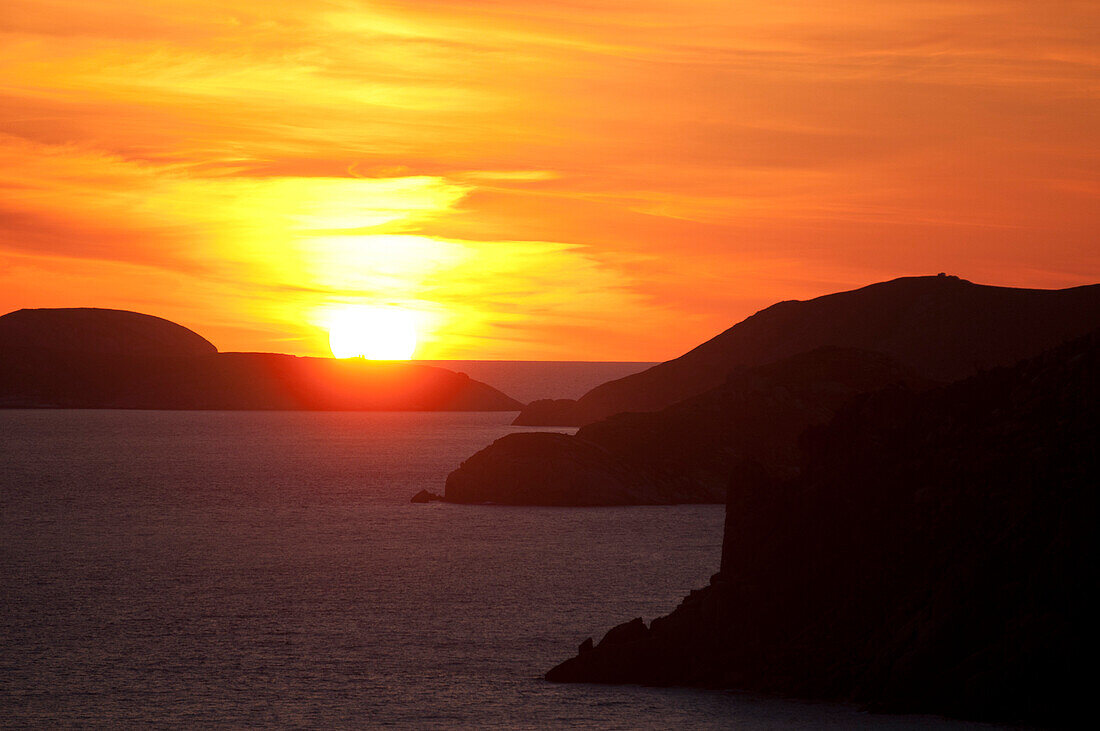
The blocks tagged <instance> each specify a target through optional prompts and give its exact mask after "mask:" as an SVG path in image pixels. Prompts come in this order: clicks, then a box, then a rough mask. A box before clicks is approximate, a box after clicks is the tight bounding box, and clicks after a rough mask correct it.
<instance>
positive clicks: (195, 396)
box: [0, 310, 521, 411]
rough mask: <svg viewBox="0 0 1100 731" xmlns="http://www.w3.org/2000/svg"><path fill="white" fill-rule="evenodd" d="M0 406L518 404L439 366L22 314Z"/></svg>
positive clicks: (114, 314)
mask: <svg viewBox="0 0 1100 731" xmlns="http://www.w3.org/2000/svg"><path fill="white" fill-rule="evenodd" d="M39 325H41V326H42V329H41V330H36V329H35V327H37V326H39ZM72 329H75V331H73V330H72ZM162 346H163V350H160V349H159V348H161V347H162ZM0 406H4V407H16V408H43V407H46V408H108V409H110V408H120V409H306V410H325V411H345V410H347V411H356V410H361V411H516V410H518V409H519V408H520V406H521V405H520V404H519V403H518V402H517V401H515V400H514V399H512V398H509V397H508V396H506V395H505V394H503V393H501V392H500V391H497V390H496V389H495V388H492V387H491V386H488V385H486V384H484V383H481V382H479V381H474V380H472V379H470V378H469V377H468V376H466V375H465V374H461V373H454V372H453V371H448V370H445V369H442V368H432V367H428V366H422V365H415V364H410V363H395V362H372V361H366V360H362V359H348V360H337V359H334V358H298V357H294V356H290V355H278V354H274V353H218V352H216V350H214V346H213V345H210V343H208V342H207V341H206V340H204V339H203V338H201V337H200V336H198V335H196V334H195V333H193V332H191V331H190V330H187V329H186V328H183V327H180V326H179V325H175V324H174V323H170V322H168V321H166V320H161V319H160V318H155V317H150V316H148V315H141V314H138V313H133V312H119V311H113V310H20V311H19V312H15V313H11V314H9V315H5V316H4V317H0Z"/></svg>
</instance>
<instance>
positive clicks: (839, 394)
mask: <svg viewBox="0 0 1100 731" xmlns="http://www.w3.org/2000/svg"><path fill="white" fill-rule="evenodd" d="M1096 327H1100V285H1090V286H1086V287H1074V288H1071V289H1063V290H1032V289H1013V288H1009V287H988V286H984V285H977V284H973V283H971V282H967V281H965V280H961V279H958V278H957V277H948V276H935V277H907V278H902V279H896V280H893V281H889V282H881V283H879V284H874V285H871V286H869V287H864V288H863V289H858V290H853V291H851V292H840V293H838V294H833V295H828V296H825V297H819V298H817V299H814V300H809V301H806V302H780V303H779V304H777V305H773V306H772V307H769V308H767V309H765V310H762V311H761V312H758V313H757V314H756V315H753V316H752V317H750V318H748V319H747V320H744V321H743V322H741V323H739V324H737V325H735V326H734V327H732V328H730V329H729V330H727V331H726V332H725V333H723V334H722V335H719V336H718V337H716V338H714V339H713V340H710V341H708V342H706V343H704V344H702V345H700V346H699V347H698V348H695V349H694V350H692V351H691V352H689V353H687V354H685V355H683V356H681V357H680V358H677V359H676V360H673V361H669V362H667V363H662V364H660V365H657V366H654V367H653V368H650V369H649V370H647V371H643V372H641V373H638V374H635V375H632V376H628V377H626V378H623V379H619V380H617V381H612V382H609V383H606V384H604V385H602V386H599V387H597V388H596V389H594V390H592V391H590V392H589V393H588V394H587V395H585V396H584V397H583V398H582V399H581V400H580V401H579V402H569V401H561V400H558V401H536V402H533V403H531V404H529V405H528V407H527V408H526V409H525V410H524V412H522V413H521V414H520V417H519V421H522V422H525V423H539V424H554V423H560V422H564V423H583V424H584V426H582V427H581V428H580V430H579V431H578V432H577V434H576V436H574V437H565V436H561V435H549V434H512V435H509V436H507V437H504V438H503V439H500V440H498V441H497V442H495V443H493V444H491V445H489V446H488V447H486V448H485V449H483V450H481V451H480V452H478V453H477V454H475V455H473V456H472V457H470V458H469V459H467V460H466V461H465V462H463V463H462V464H461V465H460V466H459V467H458V469H456V470H455V471H454V472H452V473H451V475H450V476H449V477H448V478H447V484H446V491H445V498H446V499H447V500H449V501H454V502H492V503H503V504H529V505H621V504H637V505H652V504H669V503H690V502H723V501H724V500H725V492H726V483H727V481H728V475H729V474H730V470H731V469H732V468H733V466H734V465H735V464H737V463H738V462H740V461H743V460H752V461H756V462H759V463H760V464H762V465H763V466H765V467H766V469H767V470H768V472H769V473H770V474H772V475H775V476H776V477H782V478H788V477H792V476H794V475H795V474H797V472H798V471H799V470H800V469H801V462H800V458H799V456H798V455H799V444H798V442H799V439H800V438H801V435H802V434H803V432H804V431H805V430H806V429H807V428H808V427H811V426H815V425H820V424H823V423H826V422H827V421H828V420H829V419H830V418H832V416H833V414H834V413H835V411H836V410H837V409H838V408H840V407H841V406H842V405H843V404H844V403H845V402H846V401H848V400H849V399H850V398H852V397H853V396H855V395H857V394H860V393H866V392H870V391H874V390H877V389H881V388H883V387H884V386H887V385H890V384H904V385H906V387H907V388H909V389H912V390H920V389H923V388H927V387H929V386H931V385H933V384H937V383H946V382H950V381H954V380H958V379H960V378H964V377H966V376H970V375H973V374H975V373H978V372H981V371H983V370H988V369H989V368H993V367H999V366H1006V365H1011V364H1013V363H1016V362H1018V361H1019V360H1021V359H1023V358H1027V357H1032V356H1035V355H1036V354H1038V353H1039V352H1041V351H1043V350H1044V349H1046V348H1050V347H1054V346H1056V345H1058V344H1059V343H1062V342H1065V341H1066V340H1068V339H1071V338H1073V337H1078V336H1080V335H1082V334H1084V333H1086V332H1089V331H1090V330H1092V329H1093V328H1096ZM575 404H589V405H591V404H596V405H598V408H595V407H593V408H594V410H593V409H589V408H588V407H587V406H586V407H584V408H585V410H584V418H578V419H573V418H572V417H570V418H568V419H558V418H556V415H560V414H562V413H565V412H569V411H570V409H573V408H574V405H575ZM563 409H564V411H563ZM611 409H618V410H620V411H622V413H613V414H611V415H607V413H608V411H609V410H611ZM570 413H574V412H570ZM578 413H579V412H578ZM597 416H598V417H599V418H595V417H597ZM592 419H595V420H592ZM547 466H552V468H551V469H548V468H547Z"/></svg>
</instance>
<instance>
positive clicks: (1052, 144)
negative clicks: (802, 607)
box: [0, 0, 1100, 360]
mask: <svg viewBox="0 0 1100 731" xmlns="http://www.w3.org/2000/svg"><path fill="white" fill-rule="evenodd" d="M227 8H232V10H228V9H227ZM0 29H2V37H0V95H2V101H0V188H2V192H0V313H2V312H7V311H10V310H14V309H18V308H21V307H73V306H98V307H116V308H123V309H132V310H138V311H141V312H147V313H150V314H155V315H160V316H162V317H167V318H169V319H171V320H174V321H177V322H180V323H182V324H184V325H187V326H188V327H191V328H193V329H195V330H197V331H198V332H200V333H201V334H203V335H205V336H206V337H208V338H209V339H210V340H212V341H213V342H214V343H215V344H216V345H217V346H218V347H219V348H220V349H222V350H263V351H277V352H287V353H296V354H301V355H327V354H328V353H329V350H328V341H327V337H328V335H327V332H326V327H327V324H326V323H328V322H329V321H330V320H331V318H332V317H334V316H335V315H336V313H339V312H340V311H341V310H342V309H346V308H347V307H349V306H360V305H362V306H370V307H397V308H401V309H403V310H407V311H409V312H411V313H413V314H414V316H415V317H416V319H417V322H418V323H419V324H418V327H419V329H420V345H419V348H418V350H417V352H416V356H417V357H419V358H506V359H512V358H519V359H585V360H663V359H667V358H670V357H673V356H676V355H679V354H680V353H682V352H683V351H685V350H687V349H688V348H690V347H692V346H694V345H696V344H698V343H699V342H701V341H703V340H705V339H707V338H709V337H711V336H713V335H714V334H716V333H717V332H719V331H721V330H723V329H725V328H726V327H728V326H730V325H731V324H733V323H734V322H736V321H738V320H740V319H743V318H744V317H746V316H747V315H749V314H751V313H752V312H754V311H756V310H758V309H760V308H762V307H764V306H767V305H769V304H771V303H773V302H775V301H777V300H781V299H804V298H808V297H813V296H817V295H820V294H825V293H827V292H832V291H837V290H841V289H850V288H853V287H857V286H862V285H864V284H869V283H871V282H874V281H878V280H882V279H889V278H893V277H896V276H902V275H908V274H935V273H936V272H939V271H946V272H948V273H951V274H957V275H960V276H962V277H964V278H967V279H971V280H974V281H977V282H982V283H989V284H1004V285H1012V286H1032V287H1064V286H1070V285H1076V284H1085V283H1091V282H1096V281H1100V237H1098V232H1100V3H1097V2H1095V0H1082V1H1080V2H1077V1H1065V0H1046V1H1044V2H1037V1H1036V0H942V1H938V2H931V1H926V0H894V1H892V2H883V1H882V0H849V1H847V2H830V1H828V0H812V1H802V0H796V1H794V2H730V1H729V0H697V1H694V2H686V1H679V2H672V1H658V0H633V1H630V2H627V1H625V0H605V1H603V2H597V1H596V0H559V1H557V2H551V1H549V0H470V1H468V2H459V1H457V0H452V1H445V0H415V1H410V2H356V1H353V0H314V1H313V2H284V1H283V0H262V1H261V0H237V2H234V3H224V2H220V1H219V2H214V1H213V0H143V1H142V2H140V3H120V2H117V1H115V0H110V1H104V2H92V1H87V2H78V1H75V0H4V3H3V7H2V9H0Z"/></svg>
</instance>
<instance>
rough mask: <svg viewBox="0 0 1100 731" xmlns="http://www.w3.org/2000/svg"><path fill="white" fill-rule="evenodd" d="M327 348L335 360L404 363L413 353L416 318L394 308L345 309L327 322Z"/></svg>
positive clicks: (409, 313)
mask: <svg viewBox="0 0 1100 731" xmlns="http://www.w3.org/2000/svg"><path fill="white" fill-rule="evenodd" d="M328 331H329V337H328V341H329V347H330V348H331V349H332V354H333V355H334V356H335V357H337V358H369V359H370V360H408V359H410V358H412V356H413V353H414V352H415V351H416V339H417V336H416V331H417V323H416V316H415V315H414V314H413V313H412V312H408V311H406V310H401V309H398V308H396V307H349V308H347V309H344V310H340V311H338V312H336V313H335V314H334V315H333V316H332V318H331V319H330V320H329V326H328Z"/></svg>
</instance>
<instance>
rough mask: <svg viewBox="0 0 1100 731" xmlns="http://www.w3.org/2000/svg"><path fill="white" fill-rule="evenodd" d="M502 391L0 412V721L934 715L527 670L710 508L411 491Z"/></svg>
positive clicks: (704, 558)
mask: <svg viewBox="0 0 1100 731" xmlns="http://www.w3.org/2000/svg"><path fill="white" fill-rule="evenodd" d="M512 416H513V414H394V413H381V414H380V413H375V414H361V413H301V412H298V413H292V412H274V413H257V412H149V411H145V412H142V411H130V412H127V411H0V536H2V537H0V540H2V546H0V590H2V595H3V608H2V614H0V663H2V664H0V707H2V708H0V710H2V711H3V713H2V714H0V718H2V721H0V723H4V724H6V725H10V726H24V725H28V724H31V725H43V726H45V725H58V724H73V723H85V722H94V723H96V724H98V725H104V726H113V725H127V724H136V723H149V722H156V723H162V724H167V725H177V726H178V725H202V726H208V725H212V724H227V725H233V726H241V725H249V724H265V725H268V724H278V725H304V726H374V725H400V726H413V727H454V726H464V727H475V726H476V727H490V726H504V727H523V726H541V727H546V726H572V725H588V726H601V727H615V728H676V727H689V728H708V727H737V728H747V729H755V728H797V727H803V726H812V727H816V728H823V727H828V728H851V727H857V726H874V727H880V726H888V727H894V728H911V727H917V726H927V725H932V724H941V725H950V724H946V722H942V721H939V720H937V719H929V718H897V717H884V716H872V715H867V714H863V713H858V712H856V711H854V710H852V709H848V708H844V707H837V706H818V705H808V704H801V703H795V702H787V701H776V700H766V699H757V698H752V697H748V696H743V695H738V694H732V693H724V692H705V691H690V690H661V689H648V688H638V687H601V686H583V685H553V684H550V683H546V682H544V681H543V680H541V674H542V673H543V672H545V671H546V670H547V669H548V668H549V667H551V666H552V665H554V664H555V663H556V662H558V661H560V660H562V659H564V658H566V657H568V656H570V655H572V654H573V653H574V652H575V648H576V646H577V644H578V643H579V642H580V641H581V640H582V639H584V638H585V637H586V636H589V635H595V636H596V638H597V639H599V637H600V636H601V635H602V633H603V632H604V631H606V630H607V629H608V628H609V627H611V626H612V625H614V624H617V623H619V622H621V621H624V620H626V619H629V618H631V617H635V616H643V617H645V618H646V619H647V620H649V619H651V618H652V617H653V616H655V615H657V614H663V613H665V612H667V611H668V610H670V609H671V608H673V607H674V606H675V605H676V603H677V602H678V600H679V598H680V597H681V596H682V595H684V594H685V593H687V591H688V590H690V589H691V588H694V587H698V586H702V585H703V584H705V583H706V581H707V579H708V577H709V576H710V574H711V573H713V571H714V570H715V568H716V567H717V565H718V557H719V548H720V543H721V527H722V510H721V508H720V507H718V506H684V507H658V508H654V507H646V508H588V509H554V508H504V507H492V506H452V505H441V504H430V505H413V504H411V503H410V502H409V497H410V496H411V495H412V494H413V493H415V492H416V491H418V490H420V489H421V488H425V487H427V488H429V489H432V490H437V491H441V490H442V482H443V478H444V477H445V475H446V473H447V472H448V471H449V470H450V469H452V468H453V467H454V466H455V465H457V464H458V462H459V461H461V460H462V459H463V458H464V457H466V456H468V455H469V454H471V453H472V452H474V451H476V450H477V449H480V448H481V447H483V446H484V445H486V444H488V443H489V442H490V441H492V440H493V439H494V438H497V437H498V436H501V435H503V434H505V433H508V432H509V431H510V430H511V428H510V427H508V426H507V423H508V422H509V421H510V420H511V418H512Z"/></svg>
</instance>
